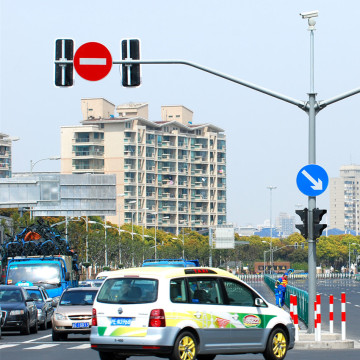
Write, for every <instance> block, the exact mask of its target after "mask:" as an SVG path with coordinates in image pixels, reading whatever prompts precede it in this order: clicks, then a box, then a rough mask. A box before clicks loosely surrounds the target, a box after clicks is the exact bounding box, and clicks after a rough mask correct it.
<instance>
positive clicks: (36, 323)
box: [30, 319, 39, 334]
mask: <svg viewBox="0 0 360 360" xmlns="http://www.w3.org/2000/svg"><path fill="white" fill-rule="evenodd" d="M38 330H39V323H38V320H37V319H35V324H34V326H33V327H32V328H31V329H30V332H31V333H32V334H37V332H38Z"/></svg>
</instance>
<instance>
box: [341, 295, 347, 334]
mask: <svg viewBox="0 0 360 360" xmlns="http://www.w3.org/2000/svg"><path fill="white" fill-rule="evenodd" d="M341 340H346V295H345V293H344V292H343V293H341Z"/></svg>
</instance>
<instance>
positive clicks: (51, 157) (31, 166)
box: [30, 156, 61, 174]
mask: <svg viewBox="0 0 360 360" xmlns="http://www.w3.org/2000/svg"><path fill="white" fill-rule="evenodd" d="M60 159H61V157H60V156H50V157H47V158H44V159H40V160H37V161H35V162H33V161H32V160H30V173H31V174H32V172H33V168H34V166H35V165H36V164H37V163H39V162H40V161H44V160H60Z"/></svg>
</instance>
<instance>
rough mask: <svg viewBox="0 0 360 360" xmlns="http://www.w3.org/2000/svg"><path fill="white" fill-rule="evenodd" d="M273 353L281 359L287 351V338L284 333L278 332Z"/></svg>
mask: <svg viewBox="0 0 360 360" xmlns="http://www.w3.org/2000/svg"><path fill="white" fill-rule="evenodd" d="M273 353H274V355H275V356H276V357H277V358H278V359H281V358H283V357H284V355H285V353H286V338H285V336H284V334H283V333H277V334H276V335H275V336H274V338H273Z"/></svg>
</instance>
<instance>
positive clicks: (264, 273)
mask: <svg viewBox="0 0 360 360" xmlns="http://www.w3.org/2000/svg"><path fill="white" fill-rule="evenodd" d="M263 273H264V275H265V250H264V271H263Z"/></svg>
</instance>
